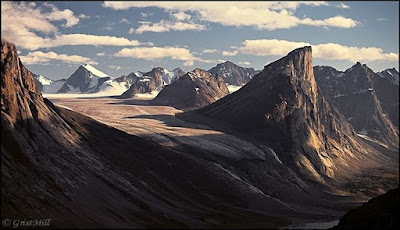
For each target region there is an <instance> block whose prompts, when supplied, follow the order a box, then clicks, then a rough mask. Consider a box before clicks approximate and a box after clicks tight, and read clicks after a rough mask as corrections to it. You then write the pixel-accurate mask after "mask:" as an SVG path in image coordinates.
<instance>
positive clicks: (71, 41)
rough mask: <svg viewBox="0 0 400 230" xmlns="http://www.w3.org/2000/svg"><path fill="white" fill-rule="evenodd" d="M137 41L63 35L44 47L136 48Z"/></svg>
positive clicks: (82, 35)
mask: <svg viewBox="0 0 400 230" xmlns="http://www.w3.org/2000/svg"><path fill="white" fill-rule="evenodd" d="M140 44H141V43H140V42H139V41H137V40H129V39H126V38H123V37H114V36H100V35H91V34H63V35H59V36H57V35H56V37H55V39H53V40H51V41H50V43H49V44H47V45H46V44H45V45H44V47H57V46H66V45H93V46H138V45H140Z"/></svg>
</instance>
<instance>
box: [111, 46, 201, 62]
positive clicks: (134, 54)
mask: <svg viewBox="0 0 400 230" xmlns="http://www.w3.org/2000/svg"><path fill="white" fill-rule="evenodd" d="M115 56H117V57H131V58H137V59H145V60H155V59H161V58H167V57H168V58H172V59H174V60H183V61H188V60H197V59H198V58H196V57H194V56H193V55H192V54H191V53H190V50H188V49H186V48H179V47H136V48H123V49H122V50H120V51H118V52H117V53H115Z"/></svg>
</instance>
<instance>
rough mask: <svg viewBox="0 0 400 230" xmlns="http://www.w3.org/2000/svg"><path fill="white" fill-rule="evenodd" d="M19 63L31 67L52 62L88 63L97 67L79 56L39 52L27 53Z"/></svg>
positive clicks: (89, 60)
mask: <svg viewBox="0 0 400 230" xmlns="http://www.w3.org/2000/svg"><path fill="white" fill-rule="evenodd" d="M20 59H21V61H22V62H23V63H24V64H27V65H32V64H47V63H49V62H50V61H52V60H58V61H62V62H65V63H74V64H79V63H88V64H92V65H97V64H98V63H97V62H95V61H92V60H91V59H90V58H88V57H83V56H79V55H67V54H57V53H55V52H47V53H44V52H41V51H34V52H29V53H28V54H27V55H26V56H20Z"/></svg>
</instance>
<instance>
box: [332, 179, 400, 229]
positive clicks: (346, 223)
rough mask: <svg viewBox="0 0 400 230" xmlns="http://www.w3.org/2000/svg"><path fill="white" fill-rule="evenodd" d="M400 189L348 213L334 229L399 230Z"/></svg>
mask: <svg viewBox="0 0 400 230" xmlns="http://www.w3.org/2000/svg"><path fill="white" fill-rule="evenodd" d="M399 215H400V189H399V187H397V188H395V189H392V190H390V191H388V192H387V193H385V194H383V195H380V196H378V197H375V198H372V199H371V200H369V201H368V202H367V203H365V204H363V205H361V206H360V207H358V208H356V209H353V210H351V211H349V212H348V213H346V215H344V216H343V217H342V218H341V219H340V221H339V224H338V225H337V226H335V227H334V228H333V229H398V228H399V227H400V221H399Z"/></svg>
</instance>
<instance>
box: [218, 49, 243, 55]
mask: <svg viewBox="0 0 400 230" xmlns="http://www.w3.org/2000/svg"><path fill="white" fill-rule="evenodd" d="M238 53H239V51H237V50H234V51H232V52H229V51H222V55H224V56H236V54H238Z"/></svg>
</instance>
